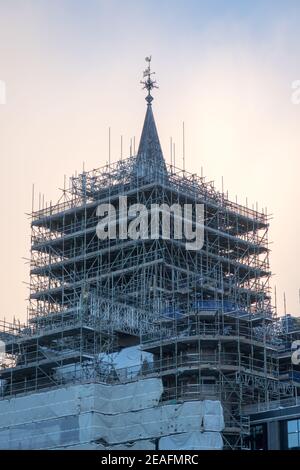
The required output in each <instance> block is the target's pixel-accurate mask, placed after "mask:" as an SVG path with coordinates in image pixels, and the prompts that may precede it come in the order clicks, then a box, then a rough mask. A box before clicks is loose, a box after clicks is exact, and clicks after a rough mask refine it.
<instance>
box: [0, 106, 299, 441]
mask: <svg viewBox="0 0 300 470" xmlns="http://www.w3.org/2000/svg"><path fill="white" fill-rule="evenodd" d="M153 155H154V156H153ZM153 162H155V164H154V163H153ZM120 196H124V197H126V198H127V201H128V205H131V206H132V205H134V204H143V205H144V206H145V207H147V208H149V209H150V207H151V206H152V205H153V204H157V205H161V204H163V203H164V204H168V206H172V205H173V204H179V205H181V206H182V205H184V204H193V205H195V204H203V205H204V245H203V247H202V249H201V250H198V251H191V250H188V249H187V248H186V245H185V240H184V239H182V240H180V239H175V238H170V239H163V238H162V237H158V238H156V239H151V237H149V238H138V239H135V240H133V239H130V238H126V239H120V238H117V237H116V238H113V239H112V238H107V239H104V240H101V239H100V238H99V237H98V236H97V232H96V227H97V223H98V221H99V217H98V216H97V208H98V206H99V205H100V204H105V203H106V204H107V203H109V204H113V205H114V207H115V208H116V214H117V215H119V214H120V212H121V208H120V206H119V204H120V203H119V201H120V199H119V198H120ZM171 220H172V221H173V222H172V223H173V224H174V220H173V219H171ZM268 227H269V216H268V215H267V214H266V213H263V212H259V211H257V210H253V209H250V208H248V207H245V206H242V205H240V204H237V203H234V202H232V201H230V200H229V199H228V197H227V196H226V195H225V194H224V193H221V192H218V191H217V190H216V189H215V187H214V184H213V182H207V181H206V180H205V178H203V177H199V176H197V175H195V174H191V173H188V172H187V171H186V170H182V169H179V168H176V167H175V166H174V165H167V164H166V163H165V162H164V160H163V156H162V152H161V148H160V143H159V139H158V135H157V131H156V126H155V122H154V118H153V114H152V109H151V101H150V102H148V106H147V114H146V118H145V124H144V129H143V133H142V137H141V143H140V147H139V150H138V152H137V155H135V156H131V157H130V158H127V159H124V160H120V161H117V162H114V163H110V164H107V165H105V166H104V167H102V168H100V169H94V170H92V171H89V172H87V171H83V172H82V173H81V174H80V175H79V176H76V177H72V178H70V180H69V187H68V188H65V189H64V190H63V191H62V196H61V198H60V200H59V201H58V203H57V204H54V205H52V204H51V205H50V206H47V207H42V208H39V210H37V211H33V212H32V214H31V229H32V232H31V262H30V300H29V319H28V324H27V325H22V326H21V325H19V326H16V325H9V324H7V323H2V324H1V331H0V339H1V338H4V339H5V342H6V359H5V361H4V362H3V364H2V370H1V374H0V378H1V384H2V385H1V396H2V398H7V397H10V396H15V395H17V394H24V393H25V394H26V393H32V392H33V391H36V390H39V389H41V388H49V387H50V388H51V387H58V386H61V385H62V384H65V383H72V382H74V381H75V382H81V383H83V382H85V381H100V382H109V383H117V382H120V381H130V380H137V377H145V376H147V377H148V376H151V375H154V376H156V377H157V376H159V377H161V378H162V380H163V384H164V394H163V397H162V400H163V401H170V400H171V401H174V400H176V401H185V400H193V399H202V398H205V399H206V398H207V397H211V398H214V399H220V400H221V402H222V405H223V408H224V411H225V422H226V428H225V431H224V439H225V442H226V446H228V447H231V448H243V447H244V446H245V436H246V435H247V434H249V420H247V417H246V416H244V415H243V413H242V408H243V406H244V405H251V404H253V403H257V402H268V401H273V400H277V401H280V400H283V399H288V398H290V397H293V396H294V395H295V388H294V386H293V385H291V384H290V382H289V381H285V382H284V381H282V380H281V378H280V374H279V360H278V354H277V352H278V348H279V346H280V344H281V339H280V338H279V336H278V332H277V330H276V317H275V316H274V312H273V308H272V305H271V298H270V288H269V278H270V267H269V247H268ZM137 344H140V345H141V347H142V349H144V350H145V351H148V352H151V353H152V354H153V355H154V362H153V364H151V365H148V366H147V367H144V368H142V369H141V371H140V372H139V374H138V376H137V374H136V373H134V374H133V373H132V370H130V368H129V369H128V368H127V369H126V370H124V371H123V372H122V373H121V372H120V371H116V370H115V369H114V368H113V367H112V366H113V365H112V364H110V363H109V358H110V355H111V353H114V352H116V351H119V350H120V349H122V348H124V347H126V346H131V345H137ZM62 369H65V370H67V373H64V374H60V371H61V370H62Z"/></svg>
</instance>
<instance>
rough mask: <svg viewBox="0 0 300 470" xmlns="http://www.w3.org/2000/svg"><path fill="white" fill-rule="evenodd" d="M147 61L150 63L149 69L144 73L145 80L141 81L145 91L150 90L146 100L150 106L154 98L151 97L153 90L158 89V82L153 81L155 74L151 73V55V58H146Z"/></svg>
mask: <svg viewBox="0 0 300 470" xmlns="http://www.w3.org/2000/svg"><path fill="white" fill-rule="evenodd" d="M145 61H146V62H148V67H147V68H146V70H144V72H143V78H144V80H141V82H140V83H141V84H142V85H144V86H143V89H146V90H148V95H147V96H146V98H145V100H146V101H147V103H148V104H150V103H151V101H152V100H153V97H152V96H151V93H150V92H151V90H152V89H153V88H158V86H157V85H156V80H152V78H151V76H152V75H154V74H155V72H151V55H150V56H149V57H146V58H145Z"/></svg>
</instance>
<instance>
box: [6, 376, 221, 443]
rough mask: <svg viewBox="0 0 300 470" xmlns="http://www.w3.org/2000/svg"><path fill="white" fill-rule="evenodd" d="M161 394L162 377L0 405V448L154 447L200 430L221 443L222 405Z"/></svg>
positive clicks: (77, 388) (40, 395) (78, 387)
mask: <svg viewBox="0 0 300 470" xmlns="http://www.w3.org/2000/svg"><path fill="white" fill-rule="evenodd" d="M162 392H163V386H162V381H161V379H158V378H149V379H144V380H138V381H136V382H130V383H127V384H120V385H105V384H81V385H70V386H68V387H65V388H59V389H53V390H50V391H43V392H39V393H35V394H30V395H26V396H19V397H16V398H11V399H8V400H3V401H0V417H1V421H0V448H1V449H55V448H57V449H61V448H78V449H81V448H90V449H95V448H97V449H100V448H102V447H103V448H116V446H117V448H120V449H127V448H132V449H152V448H154V441H155V440H157V439H159V438H162V437H166V436H169V435H175V434H187V433H196V434H197V433H199V432H200V431H205V432H204V433H203V435H204V434H207V435H210V434H211V433H210V431H215V432H214V434H216V436H215V438H216V439H218V437H217V434H218V432H219V431H221V430H222V429H223V427H224V420H223V411H222V407H221V405H220V402H218V401H210V400H205V401H192V402H184V403H180V404H169V405H167V404H166V405H162V404H160V402H159V400H160V398H161V395H162ZM203 439H205V438H204V437H203V438H202V441H201V442H202V443H203V442H204V441H203ZM207 439H208V438H207ZM174 445H175V444H174ZM176 445H177V444H176ZM188 445H190V444H188ZM203 445H206V444H205V443H204V444H203ZM207 445H211V444H209V442H208V443H207Z"/></svg>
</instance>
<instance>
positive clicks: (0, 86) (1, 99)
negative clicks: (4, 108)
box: [0, 80, 6, 104]
mask: <svg viewBox="0 0 300 470" xmlns="http://www.w3.org/2000/svg"><path fill="white" fill-rule="evenodd" d="M0 104H6V85H5V82H4V81H3V80H0Z"/></svg>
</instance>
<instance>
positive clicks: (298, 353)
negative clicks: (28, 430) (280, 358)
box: [291, 339, 300, 366]
mask: <svg viewBox="0 0 300 470" xmlns="http://www.w3.org/2000/svg"><path fill="white" fill-rule="evenodd" d="M291 349H292V364H294V365H295V366H298V365H299V364H300V340H299V339H297V340H296V341H293V342H292V348H291Z"/></svg>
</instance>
